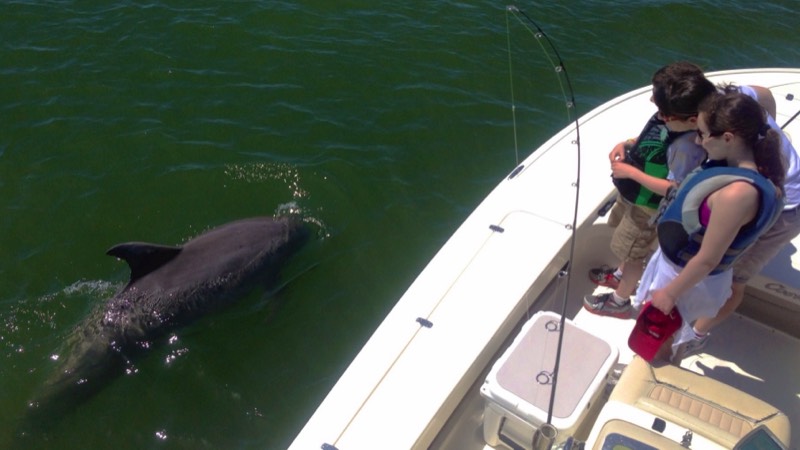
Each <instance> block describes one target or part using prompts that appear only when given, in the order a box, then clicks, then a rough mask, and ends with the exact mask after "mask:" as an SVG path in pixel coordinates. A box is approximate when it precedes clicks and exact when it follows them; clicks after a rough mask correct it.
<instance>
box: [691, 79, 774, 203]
mask: <svg viewBox="0 0 800 450" xmlns="http://www.w3.org/2000/svg"><path fill="white" fill-rule="evenodd" d="M700 112H702V113H704V114H705V116H706V117H705V119H706V124H707V125H708V131H709V133H710V135H711V136H720V135H722V134H723V133H725V132H726V131H727V132H731V133H733V134H735V135H736V136H739V137H740V138H741V139H743V140H744V141H745V143H746V144H747V145H748V146H749V147H750V148H751V149H753V159H754V160H755V162H756V166H758V172H759V173H761V175H764V176H765V177H767V178H769V179H770V181H772V183H773V184H774V185H775V186H776V187H778V188H779V189H781V191H782V190H783V181H784V178H786V169H785V165H784V162H783V155H782V153H781V136H780V134H779V133H778V132H777V131H776V130H773V129H772V128H771V127H770V126H769V122H767V112H766V111H765V110H764V108H762V107H761V105H760V104H759V103H758V102H757V101H756V100H755V99H753V98H752V97H750V96H749V95H746V94H743V93H741V92H739V91H738V90H737V91H732V90H730V89H726V92H725V93H722V94H713V95H710V96H709V97H708V98H706V99H705V100H704V101H703V102H702V103H701V104H700Z"/></svg>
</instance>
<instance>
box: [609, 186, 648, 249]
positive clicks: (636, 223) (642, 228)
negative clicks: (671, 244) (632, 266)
mask: <svg viewBox="0 0 800 450" xmlns="http://www.w3.org/2000/svg"><path fill="white" fill-rule="evenodd" d="M656 212H657V211H656V210H655V209H651V208H646V207H644V206H639V205H634V204H632V203H630V202H629V201H627V200H625V199H624V198H622V196H619V195H618V196H617V202H616V203H615V204H614V207H613V208H612V209H611V213H610V214H609V216H608V225H609V226H611V227H614V228H615V229H614V235H613V236H612V237H611V252H612V253H614V256H616V257H617V258H619V259H621V260H622V261H640V260H645V259H647V258H648V257H649V256H650V253H651V252H652V251H653V244H654V243H655V242H656V227H655V225H650V218H651V217H653V215H655V214H656Z"/></svg>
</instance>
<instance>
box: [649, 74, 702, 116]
mask: <svg viewBox="0 0 800 450" xmlns="http://www.w3.org/2000/svg"><path fill="white" fill-rule="evenodd" d="M652 82H653V101H654V102H655V104H656V106H657V107H658V110H659V112H661V114H662V115H665V116H675V117H678V118H680V119H688V118H689V117H692V116H696V115H697V108H698V106H699V105H700V102H701V101H703V99H705V98H706V97H708V96H709V95H711V94H713V93H714V92H716V87H714V84H713V83H711V82H710V81H708V80H707V79H706V77H705V75H703V69H701V68H700V67H699V66H697V65H696V64H692V63H690V62H686V61H679V62H676V63H672V64H669V65H666V66H664V67H662V68H660V69H658V70H657V71H656V72H655V73H654V74H653V78H652Z"/></svg>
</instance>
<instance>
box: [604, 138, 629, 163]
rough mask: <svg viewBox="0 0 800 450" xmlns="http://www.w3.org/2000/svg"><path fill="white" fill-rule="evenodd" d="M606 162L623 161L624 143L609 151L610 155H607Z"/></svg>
mask: <svg viewBox="0 0 800 450" xmlns="http://www.w3.org/2000/svg"><path fill="white" fill-rule="evenodd" d="M608 160H609V161H611V162H612V163H613V162H614V161H624V160H625V142H620V143H619V144H617V145H615V146H614V148H613V149H612V150H611V153H609V154H608Z"/></svg>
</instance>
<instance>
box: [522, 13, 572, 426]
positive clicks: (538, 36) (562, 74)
mask: <svg viewBox="0 0 800 450" xmlns="http://www.w3.org/2000/svg"><path fill="white" fill-rule="evenodd" d="M506 11H507V13H506V23H508V14H509V13H510V14H512V15H513V16H514V17H515V18H517V20H518V21H519V22H520V23H521V24H522V25H523V27H525V29H526V30H528V31H529V32H530V33H531V35H532V36H533V37H534V38H535V40H536V42H537V43H539V47H540V48H541V49H542V51H543V52H544V54H545V56H546V57H547V59H548V61H549V62H550V65H551V66H552V67H553V69H554V70H555V73H556V75H557V76H556V78H557V79H558V83H559V86H560V87H561V94H562V95H563V97H564V98H565V99H566V107H567V119H568V120H570V112H572V114H573V115H574V122H575V140H574V141H573V143H574V144H575V147H576V153H577V163H576V178H575V183H574V186H575V207H574V208H573V215H572V224H571V231H572V236H571V237H570V246H569V258H568V260H567V264H566V265H565V266H564V268H563V269H562V270H561V272H560V273H559V279H565V280H566V288H565V290H564V299H563V301H562V305H561V322H560V324H559V330H558V332H559V336H558V346H557V349H556V361H555V366H554V367H553V377H552V386H553V387H552V390H551V391H550V404H549V406H548V409H547V424H551V422H552V419H553V408H554V404H555V393H556V387H557V385H558V372H559V366H560V362H561V347H562V343H563V341H564V328H565V325H566V314H567V301H568V300H569V285H570V280H571V274H572V271H571V270H570V269H571V264H572V260H573V258H574V255H575V238H576V231H577V224H578V198H579V197H580V173H581V139H580V127H579V124H578V112H577V109H576V107H575V93H574V91H573V89H572V83H571V82H570V79H569V74H568V73H567V68H566V66H565V65H564V61H563V60H562V59H561V55H560V54H559V52H558V49H557V48H556V46H555V44H554V43H553V41H551V40H550V38H549V37H547V34H545V32H544V31H543V30H542V28H541V27H539V25H537V24H536V22H534V21H533V20H532V19H531V18H530V17H528V15H527V14H525V12H524V11H521V10H520V9H519V8H517V7H516V6H513V5H509V6H508V7H507V8H506ZM523 18H524V19H525V20H523ZM528 24H530V25H532V26H533V27H534V28H535V31H534V29H532V28H531V27H529V26H528ZM509 34H510V32H509ZM543 40H544V41H545V42H546V43H547V45H548V46H549V48H550V50H552V55H551V54H550V52H548V51H547V48H545V45H544V43H543V42H542V41H543ZM509 42H510V37H509ZM510 52H511V45H510V43H509V60H510V59H511V55H510ZM510 68H511V64H510V62H509V69H510ZM565 85H566V86H565ZM567 91H569V94H567ZM512 103H513V84H512ZM514 109H515V107H514V106H512V114H513V111H514ZM514 121H515V124H514V133H515V136H514V141H515V143H516V139H517V138H516V118H515V119H514Z"/></svg>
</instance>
